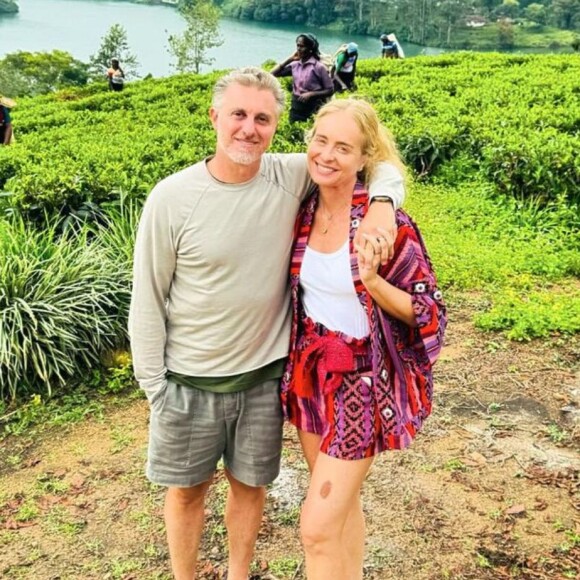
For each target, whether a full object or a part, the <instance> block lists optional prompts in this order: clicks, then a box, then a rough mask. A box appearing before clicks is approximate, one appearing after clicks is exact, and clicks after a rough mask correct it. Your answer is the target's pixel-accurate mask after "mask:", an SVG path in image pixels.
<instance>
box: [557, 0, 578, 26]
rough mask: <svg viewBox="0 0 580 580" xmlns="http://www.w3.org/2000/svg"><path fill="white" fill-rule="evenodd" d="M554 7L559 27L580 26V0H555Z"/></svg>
mask: <svg viewBox="0 0 580 580" xmlns="http://www.w3.org/2000/svg"><path fill="white" fill-rule="evenodd" d="M552 8H553V10H554V18H555V20H556V23H557V25H558V27H559V28H565V29H566V30H574V29H575V28H576V29H578V28H579V27H580V0H554V1H553V2H552Z"/></svg>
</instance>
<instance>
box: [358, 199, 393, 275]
mask: <svg viewBox="0 0 580 580" xmlns="http://www.w3.org/2000/svg"><path fill="white" fill-rule="evenodd" d="M363 234H368V235H370V236H372V237H375V238H384V240H385V243H381V251H382V257H381V264H386V263H387V262H388V261H389V260H390V259H391V258H392V257H393V253H394V249H395V240H396V238H397V221H396V218H395V210H394V208H393V205H392V204H391V203H381V202H376V203H372V204H371V205H370V207H369V210H368V212H367V215H366V216H365V217H364V218H363V220H362V221H361V222H360V226H359V227H358V229H357V231H356V234H355V236H354V243H355V244H358V245H359V246H362V245H364V239H363V237H362V236H363Z"/></svg>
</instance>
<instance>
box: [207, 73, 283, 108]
mask: <svg viewBox="0 0 580 580" xmlns="http://www.w3.org/2000/svg"><path fill="white" fill-rule="evenodd" d="M233 84H238V85H242V86H243V87H255V88H257V89H259V90H265V91H270V92H271V93H272V94H273V95H274V98H275V99H276V104H277V113H278V117H280V115H281V114H282V113H283V112H284V107H285V105H286V92H285V91H284V89H283V88H282V86H281V85H280V82H279V81H278V79H277V78H276V77H275V76H273V75H271V74H270V73H269V72H266V71H265V70H262V69H261V68H258V67H255V66H247V67H244V68H239V69H236V70H233V71H231V72H229V73H228V74H227V75H225V76H223V77H222V78H221V79H219V80H218V81H217V83H216V84H215V85H214V88H213V98H212V103H211V104H212V107H213V108H214V109H218V110H219V109H220V107H221V106H222V102H223V97H224V93H225V92H226V90H227V88H228V87H229V86H230V85H233Z"/></svg>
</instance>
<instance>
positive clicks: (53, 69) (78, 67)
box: [0, 50, 88, 97]
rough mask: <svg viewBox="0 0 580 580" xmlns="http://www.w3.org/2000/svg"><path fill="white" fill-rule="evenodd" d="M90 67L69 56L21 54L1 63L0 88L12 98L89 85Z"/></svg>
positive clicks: (12, 54) (55, 51)
mask: <svg viewBox="0 0 580 580" xmlns="http://www.w3.org/2000/svg"><path fill="white" fill-rule="evenodd" d="M87 80H88V71H87V65H86V64H84V63H82V62H80V61H78V60H76V59H75V58H73V56H72V55H71V54H69V53H68V52H64V51H62V50H53V51H52V52H24V51H18V52H13V53H10V54H7V55H6V56H5V57H4V58H2V59H1V60H0V86H1V87H2V92H3V93H4V94H6V95H11V96H12V97H20V96H34V95H40V94H43V93H49V92H52V91H56V90H58V89H62V88H65V87H74V86H83V85H86V84H87Z"/></svg>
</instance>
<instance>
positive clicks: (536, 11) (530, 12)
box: [524, 2, 547, 26]
mask: <svg viewBox="0 0 580 580" xmlns="http://www.w3.org/2000/svg"><path fill="white" fill-rule="evenodd" d="M524 15H525V17H526V18H527V19H528V20H531V21H532V22H535V23H536V24H539V25H540V26H543V25H544V24H546V20H547V14H546V7H545V6H544V5H543V4H536V3H535V2H534V3H532V4H528V6H526V7H525V8H524Z"/></svg>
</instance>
